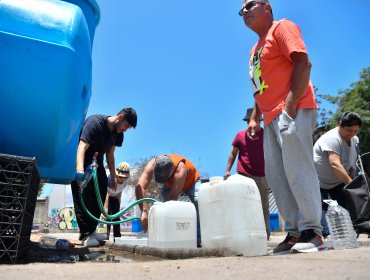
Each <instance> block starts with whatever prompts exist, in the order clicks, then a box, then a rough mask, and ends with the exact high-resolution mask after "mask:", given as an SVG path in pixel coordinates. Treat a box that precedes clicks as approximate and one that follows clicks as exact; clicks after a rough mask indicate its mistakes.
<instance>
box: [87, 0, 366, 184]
mask: <svg viewBox="0 0 370 280" xmlns="http://www.w3.org/2000/svg"><path fill="white" fill-rule="evenodd" d="M96 2H97V3H98V4H99V7H100V13H101V18H100V23H99V25H98V26H97V27H96V31H95V38H94V42H93V52H92V63H93V76H92V97H91V100H90V105H89V109H88V112H87V116H89V115H92V114H106V115H115V114H117V112H118V111H119V110H121V109H122V108H124V107H133V108H134V109H135V110H136V111H137V114H138V125H137V127H136V129H130V130H128V131H127V132H126V133H125V140H124V143H123V146H122V147H120V148H117V149H116V153H115V158H116V165H118V163H119V162H121V161H127V162H129V163H130V164H131V165H133V164H134V163H135V162H137V160H139V159H143V158H149V157H151V156H153V155H162V154H166V153H177V154H181V155H183V156H185V157H186V158H188V159H190V160H191V161H192V162H193V163H194V164H195V166H196V167H197V168H198V170H199V171H200V172H201V174H202V177H212V176H223V175H224V173H225V169H226V164H227V159H228V155H229V153H230V151H231V148H232V146H231V142H232V140H233V139H234V137H235V135H236V133H237V132H238V131H239V130H242V129H245V128H246V123H245V122H244V121H243V120H242V118H243V117H244V115H245V111H246V109H247V108H248V107H253V105H254V99H253V97H252V94H251V87H250V83H249V77H248V75H249V74H248V65H249V51H250V48H251V47H252V46H253V44H254V43H255V42H256V41H257V40H258V37H257V35H256V34H255V33H254V32H252V31H251V30H250V29H248V28H247V27H246V26H245V25H244V22H243V20H242V18H241V17H240V16H239V15H238V11H239V10H240V8H241V3H242V1H241V0H238V1H230V0H213V1H210V0H187V1H175V0H158V1H144V2H143V1H126V0H96ZM270 2H271V5H272V8H273V13H274V18H275V20H279V19H282V18H288V19H290V20H292V21H294V22H295V23H297V24H298V25H299V26H300V28H301V31H302V34H303V38H304V40H305V43H306V47H307V49H308V53H309V57H310V60H311V62H312V65H313V67H312V70H311V80H312V82H313V84H314V85H315V86H316V87H317V88H318V91H319V93H321V94H331V95H335V94H337V92H338V91H339V90H343V89H347V88H349V87H350V85H351V84H352V83H354V82H356V81H358V80H359V73H360V71H361V70H362V69H364V68H365V67H369V66H370V51H369V46H370V16H369V15H370V1H368V0H365V1H362V2H358V1H357V2H356V1H344V0H336V1H333V0H326V1H318V0H315V1H307V0H296V1H278V0H271V1H270ZM235 166H236V162H235V164H234V167H233V169H232V173H233V172H235Z"/></svg>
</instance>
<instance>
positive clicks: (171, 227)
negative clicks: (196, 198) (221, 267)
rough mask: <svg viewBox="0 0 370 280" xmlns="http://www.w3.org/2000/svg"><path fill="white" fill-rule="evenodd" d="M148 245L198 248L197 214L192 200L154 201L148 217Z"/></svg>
mask: <svg viewBox="0 0 370 280" xmlns="http://www.w3.org/2000/svg"><path fill="white" fill-rule="evenodd" d="M148 246H149V247H155V248H196V247H197V214H196V210H195V206H194V204H193V203H191V202H184V201H172V200H171V201H167V202H164V203H160V202H159V203H158V202H156V203H154V205H153V206H152V207H151V208H150V211H149V218H148Z"/></svg>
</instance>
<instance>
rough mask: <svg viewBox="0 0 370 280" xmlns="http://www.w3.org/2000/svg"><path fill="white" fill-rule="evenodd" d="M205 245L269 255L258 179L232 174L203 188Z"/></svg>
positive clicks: (200, 198) (200, 201) (201, 213)
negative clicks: (256, 181) (257, 183)
mask: <svg viewBox="0 0 370 280" xmlns="http://www.w3.org/2000/svg"><path fill="white" fill-rule="evenodd" d="M198 206H199V216H200V218H199V219H200V228H201V233H202V247H203V248H221V247H229V248H231V249H233V250H235V251H238V252H240V253H242V254H243V255H244V256H260V255H266V254H267V236H266V229H265V222H264V217H263V211H262V204H261V197H260V193H259V191H258V188H257V185H256V183H255V182H254V180H252V179H250V178H247V177H244V176H241V175H238V174H236V175H232V176H230V177H229V178H228V179H227V180H225V181H219V180H215V181H212V182H207V183H203V184H201V185H200V187H199V195H198Z"/></svg>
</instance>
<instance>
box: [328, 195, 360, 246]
mask: <svg viewBox="0 0 370 280" xmlns="http://www.w3.org/2000/svg"><path fill="white" fill-rule="evenodd" d="M324 202H326V203H328V202H327V201H325V200H324ZM328 204H329V207H328V211H327V212H326V216H325V218H326V221H327V223H328V225H329V231H330V234H331V237H332V240H333V247H334V249H335V250H341V249H352V248H357V247H358V244H357V238H356V232H355V230H354V229H353V225H352V221H351V217H350V215H349V213H348V211H347V210H346V209H345V208H343V207H341V206H340V205H338V202H337V201H336V200H330V201H329V203H328Z"/></svg>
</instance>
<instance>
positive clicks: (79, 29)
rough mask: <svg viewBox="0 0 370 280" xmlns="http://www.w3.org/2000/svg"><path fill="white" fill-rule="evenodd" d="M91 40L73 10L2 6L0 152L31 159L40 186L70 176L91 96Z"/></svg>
mask: <svg viewBox="0 0 370 280" xmlns="http://www.w3.org/2000/svg"><path fill="white" fill-rule="evenodd" d="M86 1H88V2H91V1H92V0H86ZM90 37H91V36H90V34H89V28H88V23H87V19H86V18H85V16H84V12H83V11H82V10H81V8H80V7H79V6H76V5H74V4H71V3H68V2H64V1H59V0H27V1H25V0H2V1H0V65H1V66H0V100H1V101H0V119H1V122H0V153H4V154H11V155H18V156H26V157H35V158H36V161H37V165H38V167H39V170H40V174H41V178H42V179H44V180H45V181H49V182H52V183H68V182H69V181H70V180H71V179H72V178H73V175H74V170H75V162H76V151H77V145H78V139H79V133H80V129H81V127H82V124H83V121H84V119H85V116H86V112H87V109H88V105H89V101H90V97H91V76H92V69H91V45H92V38H90Z"/></svg>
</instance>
